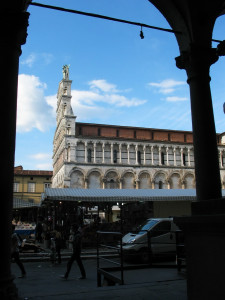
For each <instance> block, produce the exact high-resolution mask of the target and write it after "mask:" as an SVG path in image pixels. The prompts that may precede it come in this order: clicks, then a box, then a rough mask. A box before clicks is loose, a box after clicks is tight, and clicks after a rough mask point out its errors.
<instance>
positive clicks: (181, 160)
mask: <svg viewBox="0 0 225 300" xmlns="http://www.w3.org/2000/svg"><path fill="white" fill-rule="evenodd" d="M183 154H184V149H183V148H181V149H180V163H181V166H182V167H183V166H184V157H183Z"/></svg>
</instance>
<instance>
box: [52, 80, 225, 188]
mask: <svg viewBox="0 0 225 300" xmlns="http://www.w3.org/2000/svg"><path fill="white" fill-rule="evenodd" d="M71 83H72V81H71V80H69V78H66V79H65V78H64V79H63V80H62V81H61V82H60V84H59V90H58V95H57V97H58V102H57V117H56V120H57V127H56V132H55V136H54V149H53V182H52V187H54V188H56V187H60V188H63V187H71V188H112V189H113V188H118V189H192V188H195V173H194V154H193V145H192V144H191V143H181V142H179V143H178V142H177V143H174V142H167V141H151V140H149V141H148V140H144V141H143V140H141V141H139V140H138V139H133V140H130V139H122V140H121V138H116V137H113V138H109V137H107V138H106V137H104V138H103V137H100V136H94V135H93V136H91V137H90V136H89V137H87V136H82V135H81V134H77V133H76V117H75V116H74V114H73V111H72V108H71ZM79 124H82V123H79ZM93 126H94V124H93ZM104 126H105V125H104ZM221 136H222V138H221V141H222V140H223V135H221ZM209 159H210V158H209ZM219 161H220V170H221V182H222V186H223V188H224V182H225V147H224V145H223V144H219ZM206 164H207V161H206ZM209 176H213V175H212V174H210V170H209Z"/></svg>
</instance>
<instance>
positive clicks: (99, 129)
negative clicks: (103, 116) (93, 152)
mask: <svg viewBox="0 0 225 300" xmlns="http://www.w3.org/2000/svg"><path fill="white" fill-rule="evenodd" d="M98 136H101V128H98Z"/></svg>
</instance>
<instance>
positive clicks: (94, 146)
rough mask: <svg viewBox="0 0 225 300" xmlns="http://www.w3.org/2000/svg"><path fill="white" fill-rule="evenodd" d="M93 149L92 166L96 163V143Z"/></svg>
mask: <svg viewBox="0 0 225 300" xmlns="http://www.w3.org/2000/svg"><path fill="white" fill-rule="evenodd" d="M93 147H94V164H95V163H96V143H94V145H93Z"/></svg>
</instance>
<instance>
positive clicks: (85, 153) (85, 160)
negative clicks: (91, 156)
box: [84, 142, 87, 163]
mask: <svg viewBox="0 0 225 300" xmlns="http://www.w3.org/2000/svg"><path fill="white" fill-rule="evenodd" d="M84 162H85V163H87V142H85V143H84Z"/></svg>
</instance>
